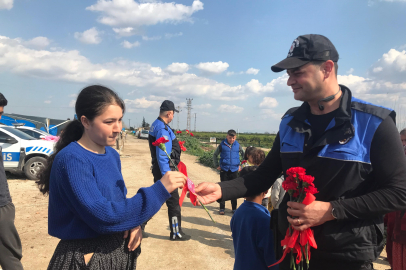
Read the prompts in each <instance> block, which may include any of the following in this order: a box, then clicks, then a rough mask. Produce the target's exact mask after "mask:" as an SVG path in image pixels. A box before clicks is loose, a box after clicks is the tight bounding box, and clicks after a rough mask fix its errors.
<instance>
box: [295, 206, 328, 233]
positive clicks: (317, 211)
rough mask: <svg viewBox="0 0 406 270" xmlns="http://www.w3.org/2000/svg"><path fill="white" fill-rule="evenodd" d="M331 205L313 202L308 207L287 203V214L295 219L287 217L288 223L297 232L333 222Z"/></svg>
mask: <svg viewBox="0 0 406 270" xmlns="http://www.w3.org/2000/svg"><path fill="white" fill-rule="evenodd" d="M332 208H333V207H332V206H331V203H329V202H320V201H314V202H312V203H311V204H309V205H304V204H302V203H297V202H288V213H289V215H291V216H292V217H294V218H295V219H293V218H291V217H288V221H289V223H290V224H292V225H293V228H295V229H296V230H298V231H304V230H306V229H307V228H310V227H314V226H317V225H321V224H323V223H325V222H327V221H329V220H333V219H334V217H333V216H332V215H331V210H332Z"/></svg>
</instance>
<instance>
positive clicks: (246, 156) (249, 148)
mask: <svg viewBox="0 0 406 270" xmlns="http://www.w3.org/2000/svg"><path fill="white" fill-rule="evenodd" d="M254 149H255V147H254V146H248V147H247V148H245V153H244V160H248V157H249V155H250V154H251V152H252V150H254Z"/></svg>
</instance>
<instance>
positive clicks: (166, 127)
mask: <svg viewBox="0 0 406 270" xmlns="http://www.w3.org/2000/svg"><path fill="white" fill-rule="evenodd" d="M157 119H158V120H159V121H161V122H162V123H164V125H165V129H166V130H168V128H169V129H171V128H170V127H169V126H168V124H166V123H165V121H164V120H163V119H162V118H161V117H159V116H158V118H157ZM171 130H172V129H171Z"/></svg>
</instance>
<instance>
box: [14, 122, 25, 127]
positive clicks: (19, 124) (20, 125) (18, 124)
mask: <svg viewBox="0 0 406 270" xmlns="http://www.w3.org/2000/svg"><path fill="white" fill-rule="evenodd" d="M12 125H13V127H22V126H24V125H25V123H12Z"/></svg>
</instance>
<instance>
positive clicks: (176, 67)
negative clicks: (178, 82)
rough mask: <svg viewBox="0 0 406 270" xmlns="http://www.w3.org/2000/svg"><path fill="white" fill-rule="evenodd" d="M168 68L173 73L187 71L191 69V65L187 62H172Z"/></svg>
mask: <svg viewBox="0 0 406 270" xmlns="http://www.w3.org/2000/svg"><path fill="white" fill-rule="evenodd" d="M166 69H167V70H168V71H170V72H172V73H186V72H187V71H188V70H189V65H188V64H186V63H172V64H170V65H169V66H167V67H166Z"/></svg>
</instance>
